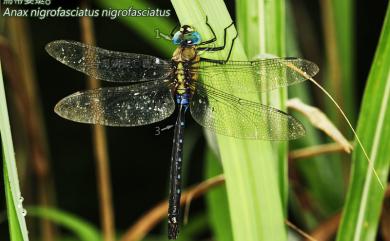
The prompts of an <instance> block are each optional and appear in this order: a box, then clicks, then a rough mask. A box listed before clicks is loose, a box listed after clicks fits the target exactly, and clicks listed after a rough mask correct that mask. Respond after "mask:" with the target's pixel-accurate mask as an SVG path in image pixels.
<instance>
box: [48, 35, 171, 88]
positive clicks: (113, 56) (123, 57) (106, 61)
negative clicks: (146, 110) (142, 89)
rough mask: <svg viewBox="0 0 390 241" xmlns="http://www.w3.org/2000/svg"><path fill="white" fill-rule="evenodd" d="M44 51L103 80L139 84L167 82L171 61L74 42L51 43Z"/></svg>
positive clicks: (60, 41) (74, 67)
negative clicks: (162, 80) (142, 82)
mask: <svg viewBox="0 0 390 241" xmlns="http://www.w3.org/2000/svg"><path fill="white" fill-rule="evenodd" d="M46 51H47V52H48V53H49V54H50V55H51V56H52V57H53V58H55V59H56V60H58V61H60V62H61V63H63V64H65V65H67V66H69V67H71V68H73V69H75V70H78V71H80V72H83V73H85V74H87V75H90V76H92V77H94V78H97V79H101V80H105V81H112V82H140V81H148V80H157V79H166V78H167V77H168V76H169V74H170V66H171V65H170V61H166V60H163V59H160V58H157V57H153V56H149V55H143V54H133V53H122V52H115V51H109V50H105V49H102V48H98V47H93V46H90V45H86V44H83V43H79V42H75V41H67V40H57V41H53V42H50V43H48V44H47V45H46Z"/></svg>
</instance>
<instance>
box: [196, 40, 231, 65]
mask: <svg viewBox="0 0 390 241" xmlns="http://www.w3.org/2000/svg"><path fill="white" fill-rule="evenodd" d="M237 37H238V34H236V36H235V37H234V38H233V40H232V45H231V46H230V49H229V53H228V55H227V57H226V59H225V60H219V59H208V58H203V57H200V61H205V62H211V63H217V64H225V63H226V62H228V61H229V59H230V56H231V54H232V50H233V46H234V41H235V40H236V39H237ZM222 49H223V48H222ZM222 49H221V50H222Z"/></svg>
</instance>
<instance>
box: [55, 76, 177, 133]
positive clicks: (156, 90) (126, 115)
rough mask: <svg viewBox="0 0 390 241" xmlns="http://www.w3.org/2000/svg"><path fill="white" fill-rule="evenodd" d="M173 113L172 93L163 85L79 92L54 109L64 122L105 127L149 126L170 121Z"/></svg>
mask: <svg viewBox="0 0 390 241" xmlns="http://www.w3.org/2000/svg"><path fill="white" fill-rule="evenodd" d="M174 110H175V102H174V100H173V97H172V93H171V91H170V89H169V87H168V86H167V85H166V83H161V82H159V83H157V82H148V83H142V84H134V85H129V86H121V87H109V88H100V89H94V90H87V91H84V92H77V93H74V94H72V95H70V96H67V97H65V98H64V99H62V100H61V101H60V102H58V104H57V105H56V106H55V112H56V113H57V114H58V115H60V116H61V117H63V118H66V119H69V120H72V121H76V122H82V123H90V124H100V125H106V126H140V125H147V124H151V123H154V122H158V121H161V120H163V119H165V118H167V117H168V116H170V115H171V114H172V113H173V112H174Z"/></svg>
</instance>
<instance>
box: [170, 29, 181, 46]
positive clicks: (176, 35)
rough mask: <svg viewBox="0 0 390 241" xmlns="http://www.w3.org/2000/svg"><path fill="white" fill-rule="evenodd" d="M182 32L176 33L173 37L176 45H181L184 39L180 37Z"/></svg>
mask: <svg viewBox="0 0 390 241" xmlns="http://www.w3.org/2000/svg"><path fill="white" fill-rule="evenodd" d="M180 35H181V33H180V32H176V33H175V35H173V38H172V43H173V44H174V45H180V43H181V41H182V39H181V37H180Z"/></svg>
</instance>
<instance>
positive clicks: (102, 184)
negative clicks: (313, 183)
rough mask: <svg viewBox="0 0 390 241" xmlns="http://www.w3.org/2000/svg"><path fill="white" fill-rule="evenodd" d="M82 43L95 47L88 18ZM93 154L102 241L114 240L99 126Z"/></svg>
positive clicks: (95, 82) (90, 80) (94, 128)
mask: <svg viewBox="0 0 390 241" xmlns="http://www.w3.org/2000/svg"><path fill="white" fill-rule="evenodd" d="M80 25H81V33H82V39H83V42H84V43H86V44H89V45H95V43H96V41H95V36H94V32H93V22H92V19H91V18H90V17H82V18H81V19H80ZM99 87H100V81H99V80H97V79H93V78H91V77H88V88H89V89H96V88H99ZM92 141H93V147H94V149H93V152H94V156H95V161H96V168H97V170H96V172H97V182H98V185H97V186H98V192H99V204H100V219H101V224H102V228H103V237H104V241H114V240H115V222H114V208H113V203H112V191H111V177H110V165H109V157H108V148H107V137H106V129H105V128H104V127H103V126H101V125H93V126H92Z"/></svg>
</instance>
